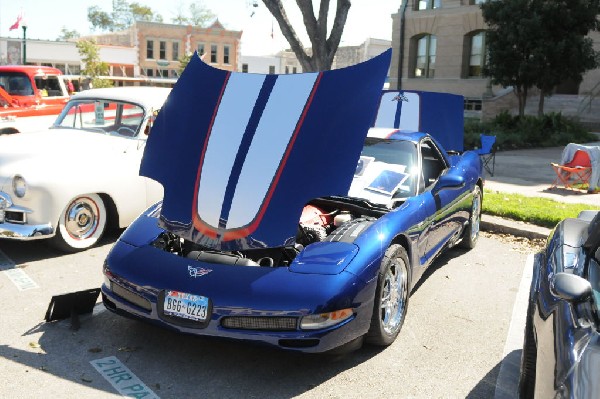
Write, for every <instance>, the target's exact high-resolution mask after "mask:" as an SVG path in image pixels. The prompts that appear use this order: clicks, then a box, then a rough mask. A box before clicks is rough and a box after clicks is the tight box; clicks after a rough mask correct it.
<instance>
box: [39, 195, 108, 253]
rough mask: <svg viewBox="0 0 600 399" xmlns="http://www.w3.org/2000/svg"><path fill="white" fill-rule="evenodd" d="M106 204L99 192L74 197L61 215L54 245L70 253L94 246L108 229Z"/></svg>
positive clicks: (52, 241)
mask: <svg viewBox="0 0 600 399" xmlns="http://www.w3.org/2000/svg"><path fill="white" fill-rule="evenodd" d="M106 216H107V212H106V206H105V204H104V201H103V200H102V198H101V197H100V196H99V195H98V194H86V195H82V196H79V197H76V198H74V199H73V200H72V201H71V202H69V204H68V205H67V206H66V207H65V209H64V211H63V212H62V214H61V215H60V219H59V221H58V226H57V229H56V235H55V236H54V237H53V238H52V240H51V244H52V246H53V247H55V248H57V249H59V250H61V251H63V252H68V253H73V252H78V251H83V250H85V249H88V248H90V247H92V246H94V245H95V244H96V243H97V242H98V240H99V239H100V238H101V237H102V235H103V234H104V231H105V230H106Z"/></svg>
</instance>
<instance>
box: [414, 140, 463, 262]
mask: <svg viewBox="0 0 600 399" xmlns="http://www.w3.org/2000/svg"><path fill="white" fill-rule="evenodd" d="M419 153H420V158H421V172H422V179H423V182H422V185H423V191H424V193H425V195H426V196H427V197H428V202H429V209H430V212H431V214H430V215H429V218H430V223H431V225H430V227H429V230H428V234H427V244H426V253H427V258H428V260H431V259H433V258H434V257H435V256H436V255H437V254H438V253H439V251H440V250H441V249H442V248H443V247H444V245H445V244H446V243H448V241H449V240H450V239H451V238H452V237H453V236H455V235H456V234H458V233H459V231H460V228H461V227H462V225H461V223H460V218H458V217H457V214H458V212H460V210H461V208H462V206H463V205H461V200H463V199H464V197H465V194H466V193H467V189H466V188H465V187H460V188H447V189H443V190H436V189H435V187H436V184H437V183H438V181H439V178H440V176H442V175H443V174H445V173H448V171H449V168H450V165H449V163H448V161H447V160H446V158H445V157H444V156H443V155H442V152H441V150H440V149H439V148H438V146H437V145H436V144H435V143H434V142H433V141H432V140H431V139H429V138H425V139H423V140H422V141H421V143H420V145H419Z"/></svg>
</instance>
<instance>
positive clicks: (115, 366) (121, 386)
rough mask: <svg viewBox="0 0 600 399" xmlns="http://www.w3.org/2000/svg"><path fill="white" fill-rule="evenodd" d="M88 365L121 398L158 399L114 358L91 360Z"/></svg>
mask: <svg viewBox="0 0 600 399" xmlns="http://www.w3.org/2000/svg"><path fill="white" fill-rule="evenodd" d="M90 363H91V364H92V366H93V367H94V368H95V369H96V371H97V372H99V373H100V374H101V375H102V377H104V379H105V380H106V381H108V382H109V383H110V384H111V385H112V386H113V388H115V389H116V390H117V391H118V392H119V393H120V394H121V395H122V396H126V397H132V398H144V399H160V398H159V397H158V395H156V394H155V393H154V392H153V391H152V390H151V389H150V388H148V387H147V386H146V384H144V383H143V382H142V380H140V379H139V378H138V377H137V376H136V375H135V374H133V373H132V372H131V370H129V369H128V368H127V366H125V365H124V364H123V363H121V361H120V360H119V359H117V357H116V356H109V357H105V358H102V359H96V360H92V361H90Z"/></svg>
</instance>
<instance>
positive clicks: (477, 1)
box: [469, 0, 487, 5]
mask: <svg viewBox="0 0 600 399" xmlns="http://www.w3.org/2000/svg"><path fill="white" fill-rule="evenodd" d="M486 1H487V0H469V4H470V5H473V4H481V3H485V2H486Z"/></svg>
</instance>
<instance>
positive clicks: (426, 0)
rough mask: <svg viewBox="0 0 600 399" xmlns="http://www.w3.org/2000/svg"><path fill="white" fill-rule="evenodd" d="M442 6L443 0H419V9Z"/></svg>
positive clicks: (431, 8)
mask: <svg viewBox="0 0 600 399" xmlns="http://www.w3.org/2000/svg"><path fill="white" fill-rule="evenodd" d="M441 7H442V0H419V1H418V2H417V10H433V9H435V8H441Z"/></svg>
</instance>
